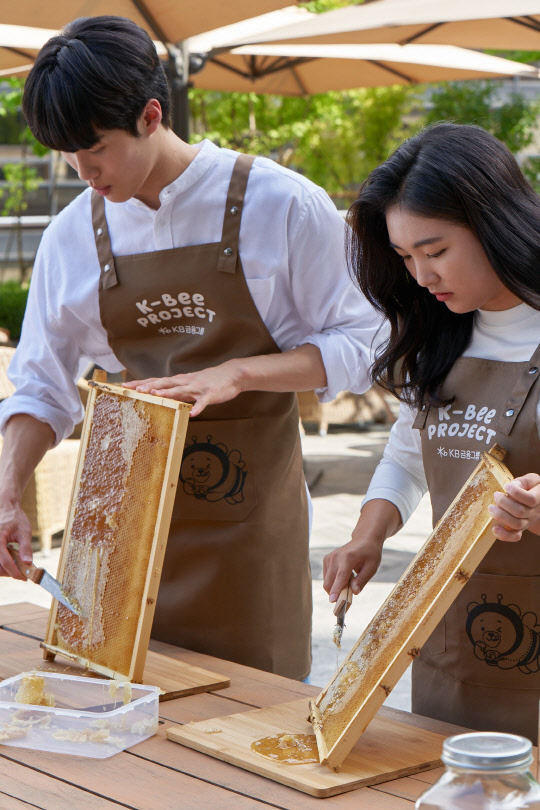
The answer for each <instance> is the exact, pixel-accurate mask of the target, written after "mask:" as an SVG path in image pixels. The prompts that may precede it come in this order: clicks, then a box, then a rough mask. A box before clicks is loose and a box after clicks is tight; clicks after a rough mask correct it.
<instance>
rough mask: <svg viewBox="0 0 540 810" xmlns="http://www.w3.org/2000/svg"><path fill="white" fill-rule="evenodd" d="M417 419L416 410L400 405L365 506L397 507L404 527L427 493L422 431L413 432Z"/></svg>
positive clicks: (369, 488) (364, 502) (365, 500)
mask: <svg viewBox="0 0 540 810" xmlns="http://www.w3.org/2000/svg"><path fill="white" fill-rule="evenodd" d="M415 416H416V410H415V409H413V408H410V407H409V406H408V405H405V404H404V403H402V404H401V405H400V409H399V417H398V420H397V422H395V424H394V425H393V427H392V430H391V431H390V438H389V440H388V444H387V445H386V447H385V450H384V453H383V457H382V459H381V461H380V462H379V464H378V465H377V468H376V470H375V473H374V474H373V478H372V479H371V482H370V485H369V487H368V491H367V494H366V497H365V498H364V501H363V503H362V506H363V505H364V504H366V503H367V502H368V501H371V500H373V499H374V498H384V500H386V501H390V502H391V503H393V504H394V506H396V507H397V509H398V510H399V513H400V515H401V521H402V523H406V522H407V521H408V519H409V518H410V516H411V515H412V513H413V512H414V510H415V509H416V507H417V506H418V504H419V503H420V500H421V498H422V496H423V495H424V493H425V492H426V491H427V482H426V475H425V472H424V464H423V462H422V446H421V440H420V431H419V430H415V429H414V428H413V422H414V419H415Z"/></svg>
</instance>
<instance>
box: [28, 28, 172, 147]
mask: <svg viewBox="0 0 540 810" xmlns="http://www.w3.org/2000/svg"><path fill="white" fill-rule="evenodd" d="M151 98H155V99H157V100H158V101H159V103H160V104H161V108H162V110H163V122H162V123H163V124H164V126H165V127H169V126H170V97H169V88H168V85H167V79H166V76H165V72H164V70H163V66H162V64H161V62H160V59H159V57H158V55H157V52H156V49H155V46H154V43H153V42H152V40H151V39H150V37H149V35H148V34H147V33H146V31H144V30H143V29H142V28H140V27H139V26H138V25H136V24H135V23H134V22H132V21H131V20H128V19H127V18H125V17H111V16H106V17H80V18H79V19H78V20H74V21H73V22H71V23H69V25H67V26H66V27H65V28H64V30H63V31H62V32H61V33H60V34H59V35H58V36H56V37H52V39H50V40H49V41H48V42H46V43H45V45H44V46H43V48H42V49H41V51H40V52H39V54H38V56H37V58H36V61H35V63H34V66H33V67H32V70H31V71H30V73H29V74H28V78H27V80H26V84H25V88H24V94H23V102H22V107H23V113H24V115H25V118H26V120H27V122H28V126H29V127H30V129H31V130H32V132H33V133H34V135H35V137H36V138H37V139H38V141H40V142H41V143H43V144H45V146H48V147H49V148H50V149H56V150H58V151H60V152H77V151H78V150H79V149H89V148H90V147H92V146H94V145H95V144H96V143H97V142H98V141H99V135H98V130H108V129H123V130H125V131H126V132H129V133H130V134H131V135H134V136H138V134H139V133H138V131H137V121H138V119H139V118H140V116H141V115H142V113H143V110H144V108H145V107H146V104H147V103H148V101H149V100H150V99H151Z"/></svg>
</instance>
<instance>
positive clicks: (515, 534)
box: [488, 473, 540, 542]
mask: <svg viewBox="0 0 540 810" xmlns="http://www.w3.org/2000/svg"><path fill="white" fill-rule="evenodd" d="M504 490H505V492H504V493H503V492H496V493H495V496H494V499H495V505H492V506H489V507H488V509H489V512H490V514H491V516H492V517H493V524H494V525H493V534H494V535H495V537H497V538H498V539H499V540H506V541H509V542H516V540H521V535H522V533H523V532H524V531H525V530H527V531H530V532H533V534H540V475H538V473H528V474H527V475H522V476H521V477H520V478H515V479H514V480H513V481H511V482H510V483H509V484H506V486H505V488H504Z"/></svg>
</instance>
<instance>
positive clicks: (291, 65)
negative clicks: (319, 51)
mask: <svg viewBox="0 0 540 810" xmlns="http://www.w3.org/2000/svg"><path fill="white" fill-rule="evenodd" d="M317 59H318V57H316V56H310V57H306V56H299V57H298V58H297V59H289V58H287V57H286V56H282V57H280V58H279V59H276V61H275V62H274V63H273V64H272V65H270V67H268V68H266V69H265V70H264V71H262V72H261V74H260V75H261V76H269V75H270V74H271V73H279V72H280V71H281V70H291V71H293V70H294V69H295V68H296V67H298V65H305V64H306V63H307V62H316V61H317Z"/></svg>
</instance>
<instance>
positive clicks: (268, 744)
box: [251, 734, 319, 765]
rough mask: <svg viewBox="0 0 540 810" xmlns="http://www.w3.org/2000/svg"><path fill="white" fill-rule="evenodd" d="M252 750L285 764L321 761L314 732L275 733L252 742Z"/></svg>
mask: <svg viewBox="0 0 540 810" xmlns="http://www.w3.org/2000/svg"><path fill="white" fill-rule="evenodd" d="M251 750H252V751H254V752H255V753H256V754H260V755H261V756H263V757H268V759H273V760H275V761H276V762H281V763H283V764H284V765H308V764H310V763H318V762H319V752H318V750H317V740H316V739H315V735H314V734H274V735H272V736H271V737H263V738H262V739H261V740H256V742H254V743H252V744H251Z"/></svg>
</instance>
